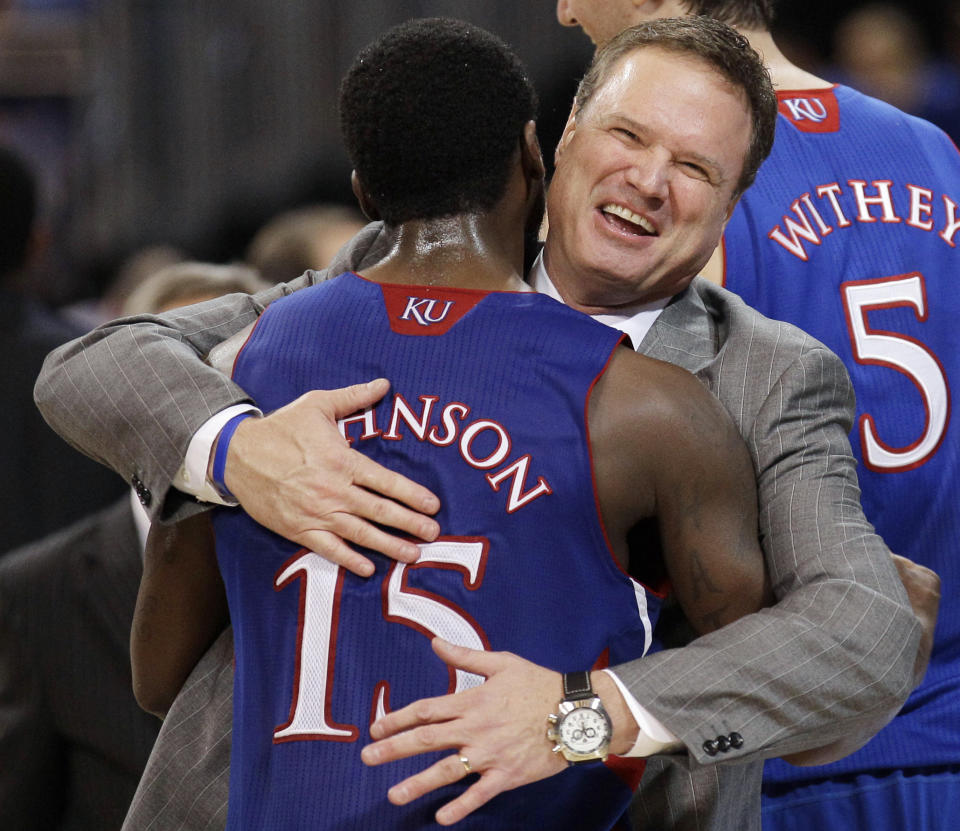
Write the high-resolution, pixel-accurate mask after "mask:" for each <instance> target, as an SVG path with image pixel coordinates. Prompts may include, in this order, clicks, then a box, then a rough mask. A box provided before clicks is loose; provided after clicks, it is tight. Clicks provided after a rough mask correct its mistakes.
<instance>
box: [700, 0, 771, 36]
mask: <svg viewBox="0 0 960 831" xmlns="http://www.w3.org/2000/svg"><path fill="white" fill-rule="evenodd" d="M682 2H683V5H684V7H685V8H686V10H687V11H688V12H689V13H690V14H705V15H708V16H709V17H713V18H715V19H716V20H722V21H723V22H724V23H726V24H727V25H728V26H735V27H737V28H738V29H746V30H748V31H750V30H755V31H762V32H766V31H769V29H770V27H771V26H772V25H773V4H774V0H682Z"/></svg>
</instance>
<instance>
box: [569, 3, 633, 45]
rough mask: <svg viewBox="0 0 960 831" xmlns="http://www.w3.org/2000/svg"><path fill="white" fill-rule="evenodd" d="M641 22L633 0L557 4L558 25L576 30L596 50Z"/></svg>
mask: <svg viewBox="0 0 960 831" xmlns="http://www.w3.org/2000/svg"><path fill="white" fill-rule="evenodd" d="M641 5H642V4H641ZM643 19H644V17H643V15H642V14H641V13H640V12H639V10H638V8H637V4H636V3H635V2H634V0H557V20H559V21H560V23H561V25H563V26H579V27H580V28H581V29H583V31H584V32H585V33H586V34H587V35H588V36H589V38H590V40H592V41H593V42H594V43H595V44H596V45H597V46H602V45H603V44H604V43H606V42H607V41H608V40H610V39H611V38H612V37H614V36H615V35H618V34H620V32H622V31H623V30H624V29H627V28H629V27H630V26H635V25H636V24H637V23H639V22H640V21H641V20H643Z"/></svg>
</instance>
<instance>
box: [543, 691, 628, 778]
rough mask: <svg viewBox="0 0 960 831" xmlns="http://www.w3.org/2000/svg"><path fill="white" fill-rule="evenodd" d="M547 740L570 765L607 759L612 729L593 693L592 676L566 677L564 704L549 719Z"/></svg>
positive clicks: (604, 711) (607, 717) (562, 702)
mask: <svg viewBox="0 0 960 831" xmlns="http://www.w3.org/2000/svg"><path fill="white" fill-rule="evenodd" d="M547 721H549V722H550V727H549V728H548V729H547V738H548V739H550V741H552V742H556V743H557V744H556V747H554V748H553V752H554V753H559V754H560V755H562V756H563V758H564V759H566V760H567V762H568V763H569V764H571V765H578V764H581V763H583V762H593V761H596V760H597V759H599V760H601V761H604V760H605V759H606V758H607V752H608V751H607V748H608V747H609V746H610V739H611V738H612V737H613V725H612V724H611V723H610V716H608V715H607V711H606V710H604V709H603V704H602V703H601V702H600V699H599V698H598V697H597V695H596V693H594V691H593V687H592V686H591V684H590V673H589V672H568V673H564V676H563V700H562V701H561V702H560V705H559V707H558V708H557V713H556V714H553V715H550V716H547Z"/></svg>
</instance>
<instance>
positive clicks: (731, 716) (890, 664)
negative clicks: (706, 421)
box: [614, 346, 920, 765]
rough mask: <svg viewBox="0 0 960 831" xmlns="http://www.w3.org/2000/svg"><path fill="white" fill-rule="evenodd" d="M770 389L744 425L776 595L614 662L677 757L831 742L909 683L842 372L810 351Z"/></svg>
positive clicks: (898, 615)
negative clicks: (864, 502)
mask: <svg viewBox="0 0 960 831" xmlns="http://www.w3.org/2000/svg"><path fill="white" fill-rule="evenodd" d="M768 389H769V391H768V392H767V393H766V396H765V398H764V399H763V400H762V401H761V402H759V406H758V408H757V410H756V412H757V415H756V417H755V419H754V420H753V423H752V425H750V426H748V427H747V429H745V430H743V432H744V435H745V438H746V439H747V443H748V446H749V448H750V451H751V455H752V456H753V458H754V462H755V464H756V467H757V476H758V496H759V503H760V534H761V543H762V545H763V549H764V553H765V556H766V559H767V564H768V568H769V570H770V576H771V580H772V583H773V587H774V591H775V594H776V596H777V600H778V602H777V603H776V605H775V606H773V607H771V608H768V609H764V610H762V611H760V612H758V613H755V614H752V615H748V616H746V617H744V618H741V619H740V620H738V621H736V622H734V623H732V624H730V625H729V626H727V627H724V628H723V629H721V630H718V631H717V632H714V633H711V634H710V635H708V636H705V637H702V638H699V639H697V640H695V641H693V642H692V643H690V644H688V645H686V646H684V647H683V648H681V649H672V650H666V651H664V652H660V653H656V654H654V655H650V656H648V657H646V658H642V659H639V660H637V661H634V662H632V663H630V664H624V665H621V666H618V667H615V668H614V669H615V671H616V672H617V674H618V675H619V676H620V678H621V679H622V680H623V681H624V682H625V683H626V684H627V685H628V687H629V688H630V690H631V692H633V694H634V695H635V696H636V697H637V699H638V700H639V701H640V702H641V704H643V705H644V706H645V707H647V708H648V709H649V710H650V712H652V713H653V715H654V716H656V717H657V718H658V719H660V721H662V722H663V723H664V724H665V725H666V726H667V727H669V728H670V729H671V730H672V731H673V732H674V733H675V734H676V735H677V736H679V737H680V739H681V740H682V741H683V743H684V744H685V745H686V748H687V751H688V756H687V757H686V762H683V761H682V760H679V759H678V760H677V761H678V762H680V763H681V764H684V763H685V764H689V760H691V759H692V760H694V761H695V762H696V763H698V764H700V765H709V764H711V763H713V762H717V761H729V760H734V759H736V760H738V761H750V760H756V759H761V758H769V757H773V756H780V755H782V754H784V753H790V752H794V751H798V750H801V749H807V748H810V747H817V746H822V745H825V744H828V743H829V742H831V741H833V740H834V739H835V738H836V737H837V736H838V735H840V734H844V733H848V732H851V731H854V732H855V731H858V730H863V728H864V726H865V725H870V724H872V725H876V724H877V723H879V721H881V720H882V719H884V718H889V717H892V715H893V713H894V712H895V711H896V710H897V709H898V708H899V707H900V706H901V705H902V703H903V701H905V700H906V697H907V695H908V694H909V692H910V689H911V676H912V666H913V661H914V657H915V655H916V649H917V644H918V641H919V635H920V626H919V623H918V621H917V620H916V618H915V617H914V616H913V613H912V612H911V611H910V608H909V604H908V602H907V598H906V594H905V592H904V590H903V586H902V584H901V583H900V581H899V579H898V577H897V574H896V569H895V567H894V565H893V563H892V561H891V559H890V556H889V550H888V549H887V547H886V546H885V544H884V543H883V541H882V540H881V539H880V538H879V537H878V536H877V535H876V534H875V533H874V532H873V528H872V526H871V525H870V524H869V523H868V522H867V520H866V518H865V517H864V515H863V511H862V508H861V507H860V502H859V496H860V491H859V487H858V485H857V479H856V471H855V465H856V462H855V461H854V459H853V457H852V455H851V451H850V446H849V442H848V440H847V434H848V431H849V428H850V422H851V413H852V412H853V392H852V388H851V386H850V382H849V378H848V376H847V373H846V370H845V369H844V367H843V365H842V364H841V362H840V360H839V359H838V358H837V357H836V356H834V355H833V353H831V352H829V351H828V350H826V349H824V348H822V347H819V346H818V347H816V348H808V349H805V350H804V351H803V352H801V353H800V355H799V356H798V357H797V358H796V359H795V360H793V361H792V362H791V363H790V364H789V366H788V367H787V368H786V369H785V370H784V371H783V372H782V373H781V374H780V375H779V376H778V377H777V378H776V379H775V380H774V381H773V383H772V384H770V385H769V387H768ZM722 398H723V396H722V395H721V399H722ZM740 415H741V428H742V429H743V427H744V425H743V422H742V418H743V415H742V413H741V414H740ZM734 416H735V418H736V414H734ZM874 729H875V727H874ZM734 734H735V735H734Z"/></svg>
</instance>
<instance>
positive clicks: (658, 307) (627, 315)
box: [529, 251, 670, 348]
mask: <svg viewBox="0 0 960 831" xmlns="http://www.w3.org/2000/svg"><path fill="white" fill-rule="evenodd" d="M529 282H530V285H531V286H533V288H534V290H536V291H538V292H540V293H541V294H545V295H547V296H548V297H552V298H553V299H554V300H559V301H560V302H561V303H562V302H563V298H562V297H561V296H560V292H558V291H557V288H556V286H554V284H553V280H551V279H550V275H549V274H547V268H546V266H545V265H544V264H543V251H541V252H540V253H539V254H538V255H537V259H536V260H535V261H534V263H533V267H532V268H531V269H530V277H529ZM669 302H670V298H669V297H664V298H662V299H660V300H654V301H653V302H652V303H637V304H635V305H633V306H622V307H621V308H620V309H619V310H618V311H617V312H615V313H613V312H603V313H601V314H594V315H590V317H592V318H593V319H594V320H596V321H597V322H599V323H603V324H604V325H605V326H610V327H612V328H614V329H619V330H620V331H621V332H623V333H624V334H626V335H629V336H630V340H631V341H632V342H633V345H634V348H636V347H638V346H639V345H640V342H641V341H642V340H643V339H644V337H645V336H646V334H647V332H648V331H650V327H651V326H653V323H654V321H655V320H656V319H657V317H658V315H659V314H660V312H662V311H663V309H664V307H665V306H666V305H667V303H669Z"/></svg>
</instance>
